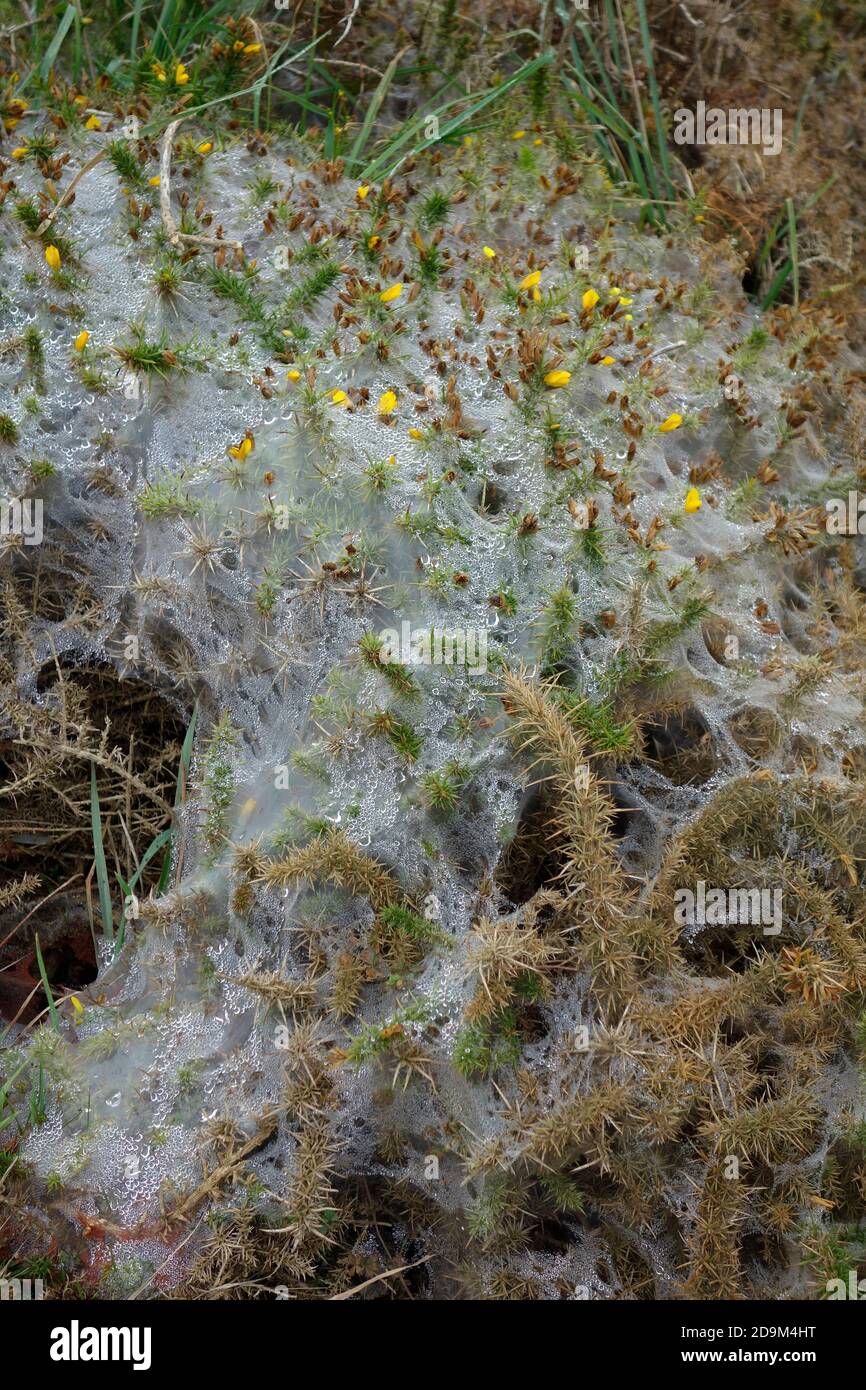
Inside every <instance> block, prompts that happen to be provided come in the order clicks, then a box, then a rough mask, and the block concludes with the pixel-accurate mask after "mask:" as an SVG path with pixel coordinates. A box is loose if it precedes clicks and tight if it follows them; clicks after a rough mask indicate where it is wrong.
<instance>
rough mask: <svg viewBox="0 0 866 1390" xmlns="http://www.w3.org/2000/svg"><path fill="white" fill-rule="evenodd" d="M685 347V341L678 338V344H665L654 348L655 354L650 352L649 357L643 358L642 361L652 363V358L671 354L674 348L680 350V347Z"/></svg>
mask: <svg viewBox="0 0 866 1390" xmlns="http://www.w3.org/2000/svg"><path fill="white" fill-rule="evenodd" d="M685 346H686V340H685V338H680V340H679V342H678V343H665V345H664V347H660V348H656V350H655V352H651V353H650V355H649V357H645V358H644V361H645V362H652V360H653V358H654V357H661V355H662V353H663V352H673V350H674V348H681V347H685Z"/></svg>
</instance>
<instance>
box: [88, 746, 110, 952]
mask: <svg viewBox="0 0 866 1390" xmlns="http://www.w3.org/2000/svg"><path fill="white" fill-rule="evenodd" d="M90 826H91V830H92V833H93V862H94V864H95V865H96V883H97V887H98V888H99V910H100V913H101V914H102V930H103V932H104V934H105V936H107V937H108V940H109V941H112V940H113V939H114V920H113V917H112V909H111V887H110V885H109V882H108V866H107V865H106V862H105V846H104V844H103V842H102V816H101V813H100V809H99V790H98V788H97V785H96V764H95V763H91V764H90Z"/></svg>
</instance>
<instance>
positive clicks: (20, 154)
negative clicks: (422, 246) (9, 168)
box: [12, 145, 27, 159]
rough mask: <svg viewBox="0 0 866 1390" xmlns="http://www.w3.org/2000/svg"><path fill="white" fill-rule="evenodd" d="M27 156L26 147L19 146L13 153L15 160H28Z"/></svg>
mask: <svg viewBox="0 0 866 1390" xmlns="http://www.w3.org/2000/svg"><path fill="white" fill-rule="evenodd" d="M26 155H27V146H26V145H19V146H18V148H17V149H14V150H13V151H12V158H13V159H24V158H26Z"/></svg>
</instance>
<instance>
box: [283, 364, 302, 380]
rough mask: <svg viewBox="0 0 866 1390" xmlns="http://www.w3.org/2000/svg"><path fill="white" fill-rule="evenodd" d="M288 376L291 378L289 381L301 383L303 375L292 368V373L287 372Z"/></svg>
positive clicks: (295, 368)
mask: <svg viewBox="0 0 866 1390" xmlns="http://www.w3.org/2000/svg"><path fill="white" fill-rule="evenodd" d="M286 376H287V377H288V378H289V381H300V379H301V373H300V372H299V371H298V369H297V367H292V368H291V370H290V371H288V372H286Z"/></svg>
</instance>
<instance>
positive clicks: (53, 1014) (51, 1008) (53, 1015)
mask: <svg viewBox="0 0 866 1390" xmlns="http://www.w3.org/2000/svg"><path fill="white" fill-rule="evenodd" d="M34 942H35V945H36V964H37V965H38V966H39V976H40V979H41V980H42V986H43V989H44V990H45V997H46V999H47V1000H48V1014H49V1017H50V1019H51V1027H52V1028H54V1029H55V1031H59V1030H60V1023H59V1021H58V1018H57V1007H56V1005H55V1003H54V995H53V994H52V993H51V986H50V984H49V983H48V972H47V971H46V969H45V961H44V960H43V959H42V947H41V946H40V945H39V933H38V932H37V933H36V936H35V938H34Z"/></svg>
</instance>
